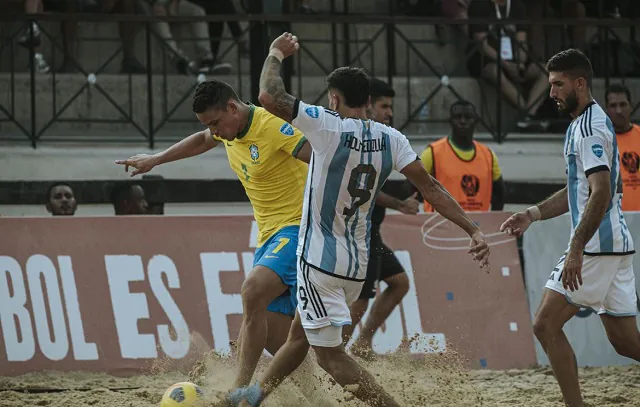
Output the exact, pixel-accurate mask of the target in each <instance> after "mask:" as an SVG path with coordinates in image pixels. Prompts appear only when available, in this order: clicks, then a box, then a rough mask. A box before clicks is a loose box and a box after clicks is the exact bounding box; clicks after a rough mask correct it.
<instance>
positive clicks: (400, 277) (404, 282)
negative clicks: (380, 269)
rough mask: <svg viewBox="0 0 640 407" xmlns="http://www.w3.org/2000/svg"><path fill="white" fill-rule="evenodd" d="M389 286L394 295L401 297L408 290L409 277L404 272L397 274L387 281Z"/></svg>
mask: <svg viewBox="0 0 640 407" xmlns="http://www.w3.org/2000/svg"><path fill="white" fill-rule="evenodd" d="M388 284H389V288H391V289H393V291H394V293H395V294H396V296H398V297H400V298H402V297H404V296H405V295H407V293H408V292H409V277H407V274H406V273H402V274H397V275H395V276H394V277H393V278H390V279H389V281H388Z"/></svg>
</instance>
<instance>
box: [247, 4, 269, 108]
mask: <svg viewBox="0 0 640 407" xmlns="http://www.w3.org/2000/svg"><path fill="white" fill-rule="evenodd" d="M249 14H262V1H261V0H250V1H249ZM266 38H267V33H266V30H265V25H264V22H263V21H252V23H251V31H250V33H249V42H250V46H251V63H250V68H251V69H250V75H251V99H250V100H251V101H252V102H253V103H256V104H258V94H259V93H260V73H261V72H262V66H263V65H264V60H265V58H266V57H267V49H268V48H269V45H268V44H266V40H265V39H266Z"/></svg>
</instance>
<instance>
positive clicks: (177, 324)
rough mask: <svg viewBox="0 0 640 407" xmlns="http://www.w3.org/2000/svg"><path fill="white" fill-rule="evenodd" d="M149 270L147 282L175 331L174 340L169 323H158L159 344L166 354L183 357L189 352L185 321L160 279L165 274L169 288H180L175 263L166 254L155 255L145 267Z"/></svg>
mask: <svg viewBox="0 0 640 407" xmlns="http://www.w3.org/2000/svg"><path fill="white" fill-rule="evenodd" d="M147 269H148V272H149V284H150V285H151V290H152V291H153V295H155V296H156V299H157V300H158V302H159V303H160V306H161V307H162V309H163V310H164V312H165V313H166V314H167V317H169V321H170V322H171V325H173V328H174V329H175V331H176V340H175V341H174V340H173V339H171V333H170V331H169V325H158V339H159V341H160V346H162V350H163V351H164V353H165V354H167V356H169V357H172V358H174V359H181V358H183V357H184V356H185V355H186V354H187V352H189V344H190V335H189V327H188V326H187V321H185V320H184V317H183V316H182V312H180V308H178V305H177V304H176V302H175V301H174V300H173V297H172V296H171V293H170V292H169V290H167V287H165V285H164V283H163V281H162V275H163V274H164V275H165V276H167V283H168V285H169V288H180V277H179V276H178V270H176V265H175V264H174V263H173V260H171V259H170V258H169V257H167V256H163V255H156V256H153V257H152V258H151V260H149V265H148V267H147Z"/></svg>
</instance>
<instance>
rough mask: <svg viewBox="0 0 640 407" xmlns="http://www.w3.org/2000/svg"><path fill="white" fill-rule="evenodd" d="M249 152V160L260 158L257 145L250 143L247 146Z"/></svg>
mask: <svg viewBox="0 0 640 407" xmlns="http://www.w3.org/2000/svg"><path fill="white" fill-rule="evenodd" d="M249 153H250V154H251V161H258V158H260V152H259V151H258V146H257V145H256V144H253V143H252V144H251V145H250V146H249Z"/></svg>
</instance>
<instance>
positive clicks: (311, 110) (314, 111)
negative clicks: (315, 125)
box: [304, 106, 320, 119]
mask: <svg viewBox="0 0 640 407" xmlns="http://www.w3.org/2000/svg"><path fill="white" fill-rule="evenodd" d="M304 112H305V113H306V114H307V116H309V117H311V118H313V119H317V118H318V117H319V116H320V109H318V108H317V107H316V106H309V107H307V108H306V109H304Z"/></svg>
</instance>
